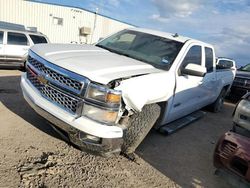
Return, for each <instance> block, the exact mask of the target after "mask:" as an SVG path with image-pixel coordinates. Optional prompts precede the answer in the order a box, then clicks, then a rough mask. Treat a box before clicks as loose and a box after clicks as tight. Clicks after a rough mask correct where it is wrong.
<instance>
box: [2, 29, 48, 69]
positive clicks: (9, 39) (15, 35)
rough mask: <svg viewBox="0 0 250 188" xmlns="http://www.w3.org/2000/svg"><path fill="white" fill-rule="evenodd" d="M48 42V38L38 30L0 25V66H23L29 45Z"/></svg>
mask: <svg viewBox="0 0 250 188" xmlns="http://www.w3.org/2000/svg"><path fill="white" fill-rule="evenodd" d="M48 42H49V40H48V38H47V37H46V36H45V35H44V34H42V33H40V32H33V31H27V30H25V31H20V30H10V29H3V28H1V27H0V67H5V68H10V67H11V68H13V67H16V68H22V67H24V64H25V61H26V58H27V55H28V50H29V49H30V47H31V46H33V45H34V44H40V43H48Z"/></svg>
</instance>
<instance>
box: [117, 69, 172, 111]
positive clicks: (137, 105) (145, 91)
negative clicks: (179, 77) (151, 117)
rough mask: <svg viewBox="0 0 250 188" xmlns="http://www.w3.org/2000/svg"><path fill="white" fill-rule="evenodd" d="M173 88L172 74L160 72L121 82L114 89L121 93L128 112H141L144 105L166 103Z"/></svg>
mask: <svg viewBox="0 0 250 188" xmlns="http://www.w3.org/2000/svg"><path fill="white" fill-rule="evenodd" d="M171 74H172V75H171ZM174 87H175V75H174V73H173V72H161V73H154V74H147V75H143V76H139V77H133V78H130V79H127V80H123V81H122V82H121V84H120V85H119V86H118V87H116V88H115V89H117V90H121V91H122V98H123V101H124V103H125V104H126V108H127V109H128V110H131V109H132V110H135V111H141V110H142V108H143V106H144V105H146V104H152V103H158V102H162V101H167V100H168V99H169V98H170V97H171V96H172V95H173V92H174Z"/></svg>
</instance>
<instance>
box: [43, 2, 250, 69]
mask: <svg viewBox="0 0 250 188" xmlns="http://www.w3.org/2000/svg"><path fill="white" fill-rule="evenodd" d="M40 2H50V3H56V4H63V5H69V6H74V7H80V8H84V9H88V10H90V11H95V10H96V8H98V12H99V13H100V14H102V15H106V16H109V17H111V18H115V19H118V20H121V21H124V22H128V23H130V24H133V25H135V26H138V27H143V28H149V29H155V30H160V31H165V32H170V33H178V34H179V35H183V36H187V37H190V38H194V39H198V40H202V41H204V42H207V43H211V44H213V45H214V47H215V49H216V55H217V56H219V57H221V56H223V57H229V58H233V59H235V60H236V63H237V65H238V66H241V65H245V64H248V63H250V0H208V1H207V0H40Z"/></svg>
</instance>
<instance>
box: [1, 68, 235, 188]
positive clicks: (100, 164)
mask: <svg viewBox="0 0 250 188" xmlns="http://www.w3.org/2000/svg"><path fill="white" fill-rule="evenodd" d="M20 74H21V73H20V72H19V71H14V70H8V71H7V70H0V187H209V188H210V187H211V188H215V187H216V188H228V187H230V185H229V184H227V182H225V181H224V180H223V179H221V178H219V177H217V176H215V175H214V170H215V169H214V167H213V163H212V155H213V150H214V147H215V143H216V141H217V139H218V138H219V136H220V135H221V134H223V133H224V132H226V131H227V130H229V129H230V128H231V125H232V117H231V114H232V111H233V108H234V105H233V104H230V103H226V104H225V108H224V109H223V111H222V112H221V113H218V114H212V113H207V114H206V116H205V117H204V118H202V119H200V120H199V121H197V122H195V123H193V124H191V125H189V126H188V127H186V128H183V129H181V130H179V131H178V132H176V133H174V134H172V135H170V136H167V137H166V136H163V135H160V134H159V133H157V132H154V131H152V132H151V133H150V134H149V135H148V136H147V137H146V139H145V140H144V141H143V143H142V144H141V145H140V146H139V148H138V149H137V151H136V155H137V160H136V162H133V161H130V160H128V159H126V158H125V157H122V156H120V157H113V158H108V159H107V158H102V157H98V156H93V155H90V154H87V153H85V152H81V151H79V150H77V149H76V148H74V147H72V146H71V145H69V144H67V143H65V142H64V141H62V140H61V139H60V137H59V136H58V135H57V133H56V132H54V131H53V129H52V128H51V127H50V126H49V125H48V123H47V122H46V121H45V120H44V119H43V118H41V117H39V116H38V115H37V114H36V113H35V112H34V111H33V110H32V109H31V108H30V107H29V106H28V105H27V103H26V102H25V101H24V99H23V98H22V94H21V90H20V87H19V82H20Z"/></svg>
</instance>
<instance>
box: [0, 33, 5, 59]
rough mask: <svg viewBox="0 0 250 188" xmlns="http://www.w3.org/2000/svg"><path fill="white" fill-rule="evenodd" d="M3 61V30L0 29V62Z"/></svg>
mask: <svg viewBox="0 0 250 188" xmlns="http://www.w3.org/2000/svg"><path fill="white" fill-rule="evenodd" d="M4 61H5V55H4V32H3V31H0V64H1V63H3V62H4Z"/></svg>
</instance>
